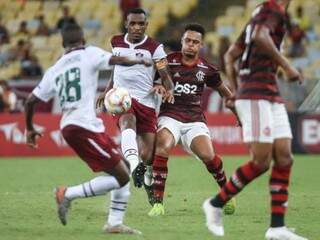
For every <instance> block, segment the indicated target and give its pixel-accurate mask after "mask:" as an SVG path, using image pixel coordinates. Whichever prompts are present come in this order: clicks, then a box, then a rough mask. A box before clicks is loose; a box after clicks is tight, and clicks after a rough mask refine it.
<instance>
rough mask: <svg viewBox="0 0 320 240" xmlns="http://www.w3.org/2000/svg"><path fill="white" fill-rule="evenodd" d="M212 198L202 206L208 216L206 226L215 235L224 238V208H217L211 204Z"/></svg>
mask: <svg viewBox="0 0 320 240" xmlns="http://www.w3.org/2000/svg"><path fill="white" fill-rule="evenodd" d="M210 200H211V198H208V199H207V200H205V201H204V203H203V204H202V209H203V211H204V213H205V215H206V225H207V227H208V229H209V231H210V232H212V233H213V235H215V236H218V237H222V236H224V229H223V225H222V214H223V209H222V208H216V207H214V206H212V205H211V204H210Z"/></svg>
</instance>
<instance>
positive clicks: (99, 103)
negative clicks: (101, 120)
mask: <svg viewBox="0 0 320 240" xmlns="http://www.w3.org/2000/svg"><path fill="white" fill-rule="evenodd" d="M105 95H106V94H105V93H104V92H103V93H101V94H100V95H99V96H98V98H97V100H96V109H99V108H102V107H103V102H104V97H105Z"/></svg>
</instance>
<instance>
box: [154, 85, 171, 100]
mask: <svg viewBox="0 0 320 240" xmlns="http://www.w3.org/2000/svg"><path fill="white" fill-rule="evenodd" d="M150 92H151V93H156V94H160V95H161V96H162V97H164V96H165V94H166V92H167V91H166V89H165V88H164V86H162V85H155V86H154V87H153V88H152V89H151V91H150Z"/></svg>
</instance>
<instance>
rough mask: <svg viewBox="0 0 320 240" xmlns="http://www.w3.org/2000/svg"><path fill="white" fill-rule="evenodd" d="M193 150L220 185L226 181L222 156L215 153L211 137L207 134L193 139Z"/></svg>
mask: <svg viewBox="0 0 320 240" xmlns="http://www.w3.org/2000/svg"><path fill="white" fill-rule="evenodd" d="M190 149H191V151H192V152H193V153H194V154H195V155H196V156H197V157H198V158H199V159H200V160H201V161H202V162H203V163H204V165H205V166H206V168H207V170H208V172H209V173H210V174H211V175H212V176H213V178H214V179H215V180H216V182H217V183H218V185H219V186H220V187H223V185H224V184H225V183H226V181H227V179H226V175H225V172H224V170H223V163H222V160H221V157H220V156H219V155H217V154H215V152H214V149H213V146H212V142H211V139H210V138H209V137H208V136H207V135H199V136H196V137H194V138H193V139H192V141H191V144H190Z"/></svg>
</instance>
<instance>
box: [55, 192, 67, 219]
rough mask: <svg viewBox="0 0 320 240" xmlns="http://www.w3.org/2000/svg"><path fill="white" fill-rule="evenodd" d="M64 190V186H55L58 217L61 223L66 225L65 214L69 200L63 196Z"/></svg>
mask: <svg viewBox="0 0 320 240" xmlns="http://www.w3.org/2000/svg"><path fill="white" fill-rule="evenodd" d="M66 190H67V188H66V187H57V188H56V189H55V196H56V202H57V207H58V217H59V219H60V221H61V223H62V225H67V214H68V210H69V208H70V205H71V201H70V200H69V199H67V198H66V197H65V192H66Z"/></svg>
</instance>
